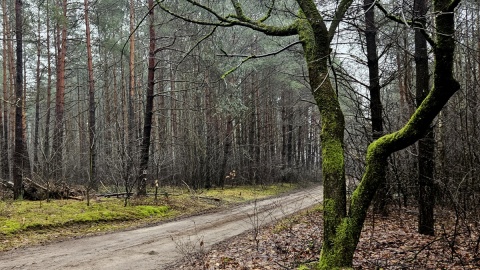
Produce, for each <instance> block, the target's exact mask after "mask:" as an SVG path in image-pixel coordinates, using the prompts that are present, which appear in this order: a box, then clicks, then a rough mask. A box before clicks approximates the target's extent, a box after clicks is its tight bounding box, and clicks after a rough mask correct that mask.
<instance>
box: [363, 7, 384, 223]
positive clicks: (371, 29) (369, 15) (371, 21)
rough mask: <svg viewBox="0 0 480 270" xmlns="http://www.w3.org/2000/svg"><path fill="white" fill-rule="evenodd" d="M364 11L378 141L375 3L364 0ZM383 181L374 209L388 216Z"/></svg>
mask: <svg viewBox="0 0 480 270" xmlns="http://www.w3.org/2000/svg"><path fill="white" fill-rule="evenodd" d="M363 9H364V10H365V40H366V46H367V60H368V61H367V63H368V76H369V85H368V91H369V93H370V115H371V117H372V140H373V141H374V140H377V139H378V138H380V137H381V136H382V135H383V118H382V101H381V99H380V90H381V88H380V77H379V72H378V54H377V41H376V38H377V28H376V24H375V1H374V0H364V5H363ZM382 177H383V178H384V179H383V180H382V181H381V183H382V184H381V186H380V187H379V189H378V191H377V195H376V198H375V203H374V206H375V207H374V208H375V211H376V212H379V213H381V214H382V215H383V216H386V215H387V214H388V209H387V200H388V198H387V196H388V194H387V190H388V187H387V181H386V176H385V175H383V176H382Z"/></svg>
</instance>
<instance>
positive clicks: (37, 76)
mask: <svg viewBox="0 0 480 270" xmlns="http://www.w3.org/2000/svg"><path fill="white" fill-rule="evenodd" d="M37 16H38V18H37V67H36V73H35V87H36V89H35V90H36V93H35V130H34V134H33V168H34V173H38V171H39V170H38V168H39V158H38V144H39V132H40V131H39V130H40V128H39V124H40V64H41V62H40V56H41V46H42V45H41V38H40V34H41V32H40V30H41V29H40V6H39V7H38V11H37Z"/></svg>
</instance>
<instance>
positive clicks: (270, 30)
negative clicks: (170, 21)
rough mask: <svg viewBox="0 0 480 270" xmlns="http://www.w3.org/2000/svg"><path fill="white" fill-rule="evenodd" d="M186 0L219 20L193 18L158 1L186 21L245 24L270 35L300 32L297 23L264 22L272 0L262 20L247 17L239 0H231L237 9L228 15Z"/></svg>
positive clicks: (267, 16)
mask: <svg viewBox="0 0 480 270" xmlns="http://www.w3.org/2000/svg"><path fill="white" fill-rule="evenodd" d="M186 1H187V2H188V3H190V4H191V5H193V6H196V7H198V8H200V9H202V10H204V11H206V12H207V13H209V14H210V15H212V16H213V17H215V18H216V20H217V21H205V20H197V19H192V18H189V17H187V16H184V15H181V14H178V13H176V12H174V11H172V10H171V9H169V8H167V7H166V6H165V5H163V3H164V2H165V1H162V0H157V3H158V6H159V7H160V8H161V9H162V10H164V11H165V12H167V13H168V14H170V15H172V16H174V17H176V18H179V19H181V20H184V21H186V22H191V23H196V24H200V25H211V26H220V27H231V26H244V27H248V28H250V29H253V30H256V31H259V32H262V33H264V34H266V35H270V36H292V35H296V34H297V33H298V31H297V29H296V24H295V23H292V24H290V25H287V26H282V27H280V26H274V25H267V24H265V23H264V21H265V20H266V19H268V18H269V17H270V14H271V11H272V9H273V5H274V3H275V2H274V1H273V2H272V6H271V7H270V8H269V10H268V11H267V14H266V15H265V16H264V17H263V18H261V19H260V20H252V19H251V18H249V17H247V16H246V15H245V13H244V12H243V9H242V7H241V5H240V3H239V2H238V1H237V0H231V2H232V5H233V8H234V10H235V14H229V15H226V16H222V15H221V14H220V13H218V12H216V11H215V10H213V9H212V8H210V7H208V6H205V5H202V4H200V3H198V2H197V1H193V0H186Z"/></svg>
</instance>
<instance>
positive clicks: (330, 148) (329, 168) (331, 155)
mask: <svg viewBox="0 0 480 270" xmlns="http://www.w3.org/2000/svg"><path fill="white" fill-rule="evenodd" d="M322 157H323V160H322V162H323V163H322V170H323V173H324V174H329V173H336V174H343V168H344V155H343V145H342V142H341V141H339V140H335V139H330V140H325V141H322Z"/></svg>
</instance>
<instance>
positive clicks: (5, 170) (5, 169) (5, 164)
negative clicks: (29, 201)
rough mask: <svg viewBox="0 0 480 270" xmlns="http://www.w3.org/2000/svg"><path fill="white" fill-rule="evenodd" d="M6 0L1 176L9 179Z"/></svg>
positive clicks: (3, 8) (5, 15)
mask: <svg viewBox="0 0 480 270" xmlns="http://www.w3.org/2000/svg"><path fill="white" fill-rule="evenodd" d="M6 2H7V1H2V10H3V14H2V16H3V21H2V26H3V39H2V55H3V59H4V61H2V69H3V71H2V75H3V80H2V87H3V123H2V129H3V130H2V136H3V137H2V149H1V151H2V155H1V161H2V163H1V166H2V172H1V174H0V175H1V176H2V179H8V178H9V177H10V162H9V155H8V142H9V141H10V140H9V136H10V135H9V134H10V132H9V126H8V123H9V121H8V117H9V112H10V110H9V109H8V108H9V107H10V104H9V103H8V100H9V98H8V78H9V77H8V68H7V61H5V59H8V56H7V53H8V52H7V38H8V37H7V34H6V33H7V32H8V31H7V8H6V5H7V4H6Z"/></svg>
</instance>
